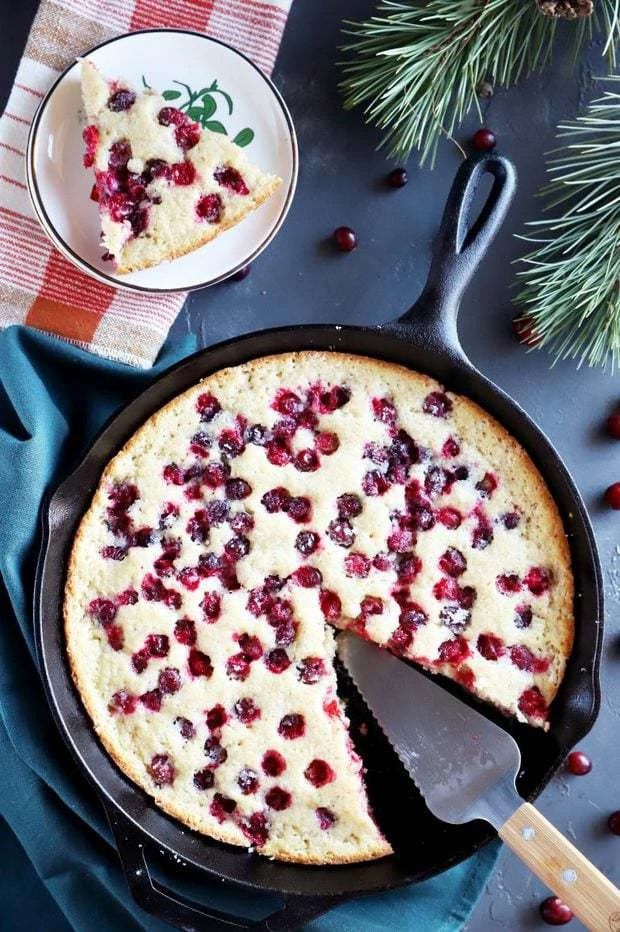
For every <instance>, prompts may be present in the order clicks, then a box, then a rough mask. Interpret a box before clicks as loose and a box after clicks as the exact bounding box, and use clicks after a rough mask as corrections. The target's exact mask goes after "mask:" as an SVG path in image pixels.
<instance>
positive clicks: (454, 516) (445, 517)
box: [437, 508, 463, 531]
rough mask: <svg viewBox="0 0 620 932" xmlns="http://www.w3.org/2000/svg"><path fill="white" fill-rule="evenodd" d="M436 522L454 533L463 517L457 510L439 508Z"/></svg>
mask: <svg viewBox="0 0 620 932" xmlns="http://www.w3.org/2000/svg"><path fill="white" fill-rule="evenodd" d="M437 520H438V521H439V523H440V524H443V526H444V527H447V528H449V530H451V531H454V530H456V528H458V527H460V526H461V522H462V520H463V517H462V515H461V512H460V511H458V509H457V508H440V509H439V511H438V512H437Z"/></svg>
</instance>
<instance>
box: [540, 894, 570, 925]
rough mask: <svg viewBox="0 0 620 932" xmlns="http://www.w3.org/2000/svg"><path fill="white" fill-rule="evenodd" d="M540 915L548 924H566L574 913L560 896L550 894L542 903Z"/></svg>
mask: <svg viewBox="0 0 620 932" xmlns="http://www.w3.org/2000/svg"><path fill="white" fill-rule="evenodd" d="M540 915H541V918H542V919H543V921H544V922H546V923H547V925H550V926H565V925H566V924H567V923H569V922H570V921H571V919H572V918H573V916H574V913H573V911H572V910H571V909H569V907H568V906H567V905H566V903H563V902H562V900H561V899H560V898H559V896H548V897H547V899H546V900H543V901H542V903H541V904H540Z"/></svg>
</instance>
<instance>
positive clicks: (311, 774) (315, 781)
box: [304, 758, 336, 787]
mask: <svg viewBox="0 0 620 932" xmlns="http://www.w3.org/2000/svg"><path fill="white" fill-rule="evenodd" d="M304 777H305V778H306V780H307V781H308V782H309V783H311V784H312V785H313V786H316V787H319V786H325V785H326V784H327V783H331V782H332V780H335V779H336V774H335V773H334V771H333V770H332V768H331V767H330V766H329V764H328V763H327V761H324V760H321V759H320V758H315V759H314V760H312V761H310V763H309V764H308V766H307V767H306V769H305V770H304Z"/></svg>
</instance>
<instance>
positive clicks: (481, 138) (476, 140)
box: [471, 128, 497, 152]
mask: <svg viewBox="0 0 620 932" xmlns="http://www.w3.org/2000/svg"><path fill="white" fill-rule="evenodd" d="M471 142H472V145H473V147H474V149H477V150H478V151H479V152H490V151H491V149H494V148H495V145H496V142H497V140H496V139H495V134H494V133H492V132H491V130H490V129H485V128H483V129H479V130H478V131H477V132H475V133H474V135H473V136H472V139H471Z"/></svg>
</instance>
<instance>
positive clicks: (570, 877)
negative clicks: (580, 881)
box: [562, 867, 577, 883]
mask: <svg viewBox="0 0 620 932" xmlns="http://www.w3.org/2000/svg"><path fill="white" fill-rule="evenodd" d="M562 880H563V881H564V883H575V881H576V880H577V871H574V870H573V869H572V868H570V867H568V868H567V869H566V870H565V871H562Z"/></svg>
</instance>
